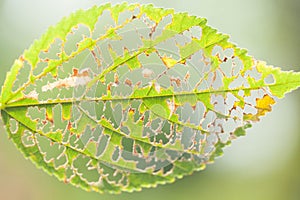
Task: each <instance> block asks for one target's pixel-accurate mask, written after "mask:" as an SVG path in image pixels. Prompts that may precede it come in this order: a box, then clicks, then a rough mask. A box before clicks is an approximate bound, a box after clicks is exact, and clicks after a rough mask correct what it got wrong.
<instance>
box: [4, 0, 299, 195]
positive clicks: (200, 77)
mask: <svg viewBox="0 0 300 200" xmlns="http://www.w3.org/2000/svg"><path fill="white" fill-rule="evenodd" d="M299 78H300V74H299V73H294V72H283V71H281V70H280V69H279V68H274V67H271V66H267V65H266V64H265V63H264V62H261V61H257V60H255V59H254V58H252V57H250V56H248V55H247V52H246V51H245V50H243V49H239V48H237V47H236V46H235V45H234V44H232V43H230V42H228V36H227V35H223V34H220V33H217V31H216V30H215V29H212V28H210V27H209V26H207V25H206V20H205V19H204V18H199V17H195V16H189V15H188V14H186V13H175V12H174V11H173V10H169V9H160V8H154V7H153V6H152V5H138V4H135V5H127V4H126V3H124V4H120V5H115V6H111V5H110V4H106V5H103V6H95V7H93V8H90V9H89V10H79V11H77V12H76V13H74V14H71V15H70V16H69V17H67V18H63V19H62V20H61V21H60V22H59V23H58V24H57V25H56V26H53V27H50V28H49V29H48V31H47V32H46V33H45V34H44V35H43V36H42V37H41V38H40V39H39V40H37V41H35V42H34V43H33V44H32V46H31V47H30V48H29V49H28V50H26V51H25V52H24V54H23V55H21V56H20V57H19V59H17V60H16V61H15V63H14V65H13V66H12V69H11V71H10V72H9V73H8V74H7V78H6V81H5V84H4V86H3V89H2V95H1V115H2V118H3V120H4V123H5V126H6V128H7V131H8V134H9V137H10V138H11V139H12V141H13V142H14V143H15V144H16V146H17V147H18V149H19V150H20V151H21V152H22V153H23V154H24V156H25V157H26V158H29V159H30V160H31V161H32V162H33V163H35V164H36V165H37V167H40V168H42V169H43V170H45V171H46V172H48V173H49V174H51V175H54V176H56V177H57V178H58V179H60V180H62V181H65V182H66V183H71V184H73V185H75V186H79V187H81V188H83V189H85V190H92V191H97V192H110V193H118V192H121V191H134V190H140V189H141V188H142V187H154V186H156V185H157V184H164V183H170V182H173V181H174V180H175V179H176V178H182V177H183V176H185V175H188V174H191V173H192V172H193V171H197V170H202V169H204V167H205V165H206V164H207V163H210V162H212V161H213V160H214V159H215V157H217V156H220V155H221V154H222V153H223V151H222V149H223V148H224V147H225V146H227V145H229V144H230V143H231V140H233V139H235V138H237V137H239V136H242V135H245V130H246V129H247V128H249V127H251V124H252V123H253V122H257V121H259V120H260V118H261V117H262V116H264V115H265V114H266V113H267V112H270V111H271V110H272V105H273V104H275V102H276V101H277V99H278V98H282V97H283V96H284V94H285V93H287V92H289V91H291V90H293V89H296V88H297V87H298V86H299V80H300V79H299Z"/></svg>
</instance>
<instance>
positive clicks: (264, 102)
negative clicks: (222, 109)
mask: <svg viewBox="0 0 300 200" xmlns="http://www.w3.org/2000/svg"><path fill="white" fill-rule="evenodd" d="M275 103H276V102H275V100H274V99H273V98H272V97H270V96H269V95H267V94H266V95H265V96H264V97H263V98H261V99H256V106H255V108H256V109H257V114H255V115H253V114H245V115H244V120H251V121H254V122H255V121H259V118H260V117H261V116H264V115H265V114H266V113H267V112H271V111H272V107H271V106H272V105H273V104H275Z"/></svg>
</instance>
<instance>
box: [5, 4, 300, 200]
mask: <svg viewBox="0 0 300 200" xmlns="http://www.w3.org/2000/svg"><path fill="white" fill-rule="evenodd" d="M105 2H109V1H104V0H101V1H100V0H98V1H96V0H85V1H82V0H51V1H50V0H49V1H46V0H43V1H41V0H22V1H20V0H0V84H1V85H2V84H3V81H4V78H5V74H6V72H7V71H8V70H9V68H10V66H11V65H12V63H13V61H14V59H15V58H17V57H18V56H19V55H20V54H22V52H23V50H24V49H25V48H27V47H29V45H30V44H31V43H32V42H33V40H34V39H37V38H39V37H40V36H41V34H42V33H43V32H45V31H46V29H47V27H48V26H50V25H53V24H55V23H57V22H58V21H59V20H60V18H61V17H63V16H65V15H68V14H69V13H71V12H73V11H75V10H77V9H79V8H88V7H90V6H92V5H95V4H96V5H100V4H103V3H105ZM110 2H112V3H113V4H115V3H118V2H120V1H116V0H113V1H110ZM128 2H131V3H133V2H139V3H153V4H154V5H156V6H158V7H166V8H174V9H175V10H177V11H187V12H189V13H190V14H193V15H198V16H202V17H206V18H207V19H208V24H209V25H210V26H212V27H215V28H217V29H218V30H219V31H221V32H223V33H227V34H229V35H231V41H232V42H234V43H236V44H238V46H240V47H244V48H247V49H248V50H249V54H251V55H253V56H254V57H256V58H257V59H260V60H265V61H267V62H268V63H269V64H272V65H275V66H281V67H282V68H283V69H284V70H292V69H293V70H296V71H300V37H299V36H300V22H299V19H300V1H299V0H263V1H261V0H251V1H250V0H226V1H220V0H185V1H182V0H172V1H162V0H153V1H148V0H145V1H128ZM299 110H300V91H299V90H298V91H296V92H294V93H291V94H288V95H287V96H286V98H285V99H283V100H280V101H279V103H278V104H276V105H275V106H274V108H273V112H271V113H270V114H268V115H267V116H266V117H264V118H263V120H262V121H261V122H260V123H258V124H255V125H254V127H253V128H252V129H250V130H248V132H247V136H245V137H242V138H239V139H238V140H236V141H234V142H233V144H232V145H231V146H230V147H228V148H227V149H226V150H225V154H224V156H223V157H221V158H219V159H217V160H216V162H215V163H214V164H213V165H208V166H207V169H206V170H204V171H202V172H197V173H194V174H193V175H192V176H188V177H185V178H184V179H182V180H178V181H177V182H176V183H174V184H169V185H164V186H159V187H158V188H155V189H144V190H143V191H141V192H136V193H132V194H129V193H124V194H121V195H108V194H103V195H100V194H97V193H88V192H85V191H82V190H80V189H77V188H74V187H72V186H70V185H65V184H64V183H61V182H59V181H57V180H56V179H55V178H54V177H50V176H48V175H47V174H45V173H44V172H42V171H41V170H38V169H36V168H35V166H34V165H33V164H32V163H31V162H30V161H27V160H25V159H24V158H23V157H22V155H21V153H19V152H18V151H17V149H16V148H15V147H14V145H13V144H12V142H11V141H10V140H9V139H8V138H7V134H6V132H5V130H4V129H3V128H2V126H1V128H0V199H1V200H2V199H9V200H40V199H43V200H52V199H55V200H69V199H70V200H71V199H72V200H81V199H88V200H123V199H130V200H153V199H155V200H160V199H162V200H169V199H172V200H181V199H206V200H219V199H221V200H227V199H230V200H235V199H239V200H241V199H242V200H248V199H249V200H250V199H251V200H254V199H255V200H282V199H285V200H298V199H300V123H299V122H300V112H299Z"/></svg>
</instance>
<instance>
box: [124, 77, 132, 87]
mask: <svg viewBox="0 0 300 200" xmlns="http://www.w3.org/2000/svg"><path fill="white" fill-rule="evenodd" d="M124 83H125V84H126V85H128V86H130V87H131V86H132V81H131V80H129V79H128V78H126V80H125V82H124Z"/></svg>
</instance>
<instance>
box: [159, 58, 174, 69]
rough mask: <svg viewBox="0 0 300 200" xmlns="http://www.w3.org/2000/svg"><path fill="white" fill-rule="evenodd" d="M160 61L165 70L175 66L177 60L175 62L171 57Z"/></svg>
mask: <svg viewBox="0 0 300 200" xmlns="http://www.w3.org/2000/svg"><path fill="white" fill-rule="evenodd" d="M161 59H162V61H163V63H164V64H165V65H166V66H167V68H171V67H173V66H174V65H176V64H177V60H175V59H173V58H171V57H167V56H163V57H162V58H161Z"/></svg>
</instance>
